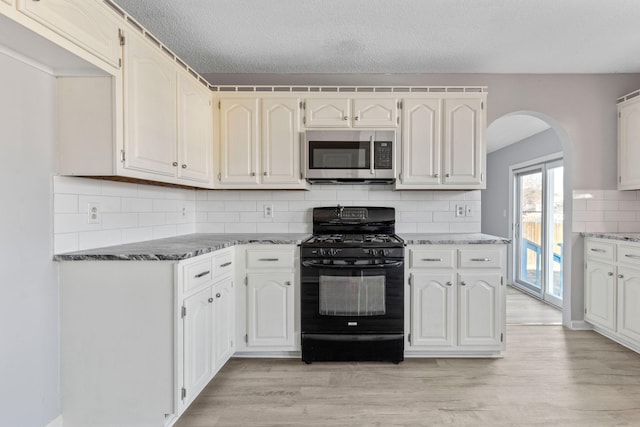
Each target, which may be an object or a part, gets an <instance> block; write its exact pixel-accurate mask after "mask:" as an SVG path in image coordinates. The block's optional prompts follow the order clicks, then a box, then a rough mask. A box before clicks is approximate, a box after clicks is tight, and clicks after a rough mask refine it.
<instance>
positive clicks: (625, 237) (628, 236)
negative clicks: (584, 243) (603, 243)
mask: <svg viewBox="0 0 640 427" xmlns="http://www.w3.org/2000/svg"><path fill="white" fill-rule="evenodd" d="M580 235H582V236H583V237H597V238H599V239H609V240H621V241H623V242H640V233H580Z"/></svg>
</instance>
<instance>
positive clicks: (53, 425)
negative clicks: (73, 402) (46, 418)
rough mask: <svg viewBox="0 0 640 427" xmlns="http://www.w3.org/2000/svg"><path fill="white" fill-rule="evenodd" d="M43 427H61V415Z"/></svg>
mask: <svg viewBox="0 0 640 427" xmlns="http://www.w3.org/2000/svg"><path fill="white" fill-rule="evenodd" d="M44 427H62V414H60V415H58V416H57V417H56V419H55V420H53V421H51V422H50V423H49V424H47V425H46V426H44Z"/></svg>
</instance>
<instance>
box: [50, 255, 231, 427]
mask: <svg viewBox="0 0 640 427" xmlns="http://www.w3.org/2000/svg"><path fill="white" fill-rule="evenodd" d="M234 274H235V265H234V249H233V248H228V249H222V250H220V251H216V252H214V253H210V254H206V255H201V256H198V257H194V258H190V259H188V260H184V261H179V262H176V261H153V262H151V261H82V262H62V263H60V317H61V328H60V329H61V360H62V375H61V390H62V396H63V397H62V406H63V410H64V413H63V415H64V419H65V426H67V425H68V426H69V427H75V426H82V427H90V426H97V425H121V424H122V422H123V420H126V423H127V424H129V425H149V426H151V425H162V419H163V417H165V418H166V422H167V423H168V422H171V421H172V420H174V419H175V418H177V417H178V416H179V415H180V414H181V413H182V412H183V411H184V410H185V409H186V407H187V406H188V405H189V404H190V403H191V402H192V401H193V399H194V398H195V397H196V396H197V395H198V393H199V392H200V391H201V390H202V388H204V386H205V385H206V384H207V383H208V382H209V381H210V380H211V379H212V378H213V376H214V375H215V374H216V372H217V371H218V370H219V369H220V368H221V367H222V366H223V365H224V364H225V363H226V361H227V360H228V359H229V357H230V356H231V355H232V354H233V353H234V351H235V343H234V336H235V329H234V320H235V295H234V289H235V288H234V285H233V283H234ZM96 301H99V304H96ZM165 414H167V415H165Z"/></svg>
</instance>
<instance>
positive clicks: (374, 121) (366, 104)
mask: <svg viewBox="0 0 640 427" xmlns="http://www.w3.org/2000/svg"><path fill="white" fill-rule="evenodd" d="M304 110H305V114H304V126H305V127H306V128H307V129H313V128H351V127H353V128H395V127H397V126H398V100H397V99H396V98H393V97H389V98H353V99H351V98H346V97H341V98H307V99H306V100H305V101H304Z"/></svg>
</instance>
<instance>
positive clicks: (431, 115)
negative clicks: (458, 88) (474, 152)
mask: <svg viewBox="0 0 640 427" xmlns="http://www.w3.org/2000/svg"><path fill="white" fill-rule="evenodd" d="M441 110H442V101H441V100H440V99H407V100H405V101H404V105H403V120H402V159H401V161H402V168H401V171H402V172H401V174H400V181H401V184H408V185H421V184H428V185H438V184H440V182H441V181H440V180H441V177H440V175H441V172H440V166H441V149H442V148H441V144H440V141H441V130H440V129H441Z"/></svg>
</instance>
